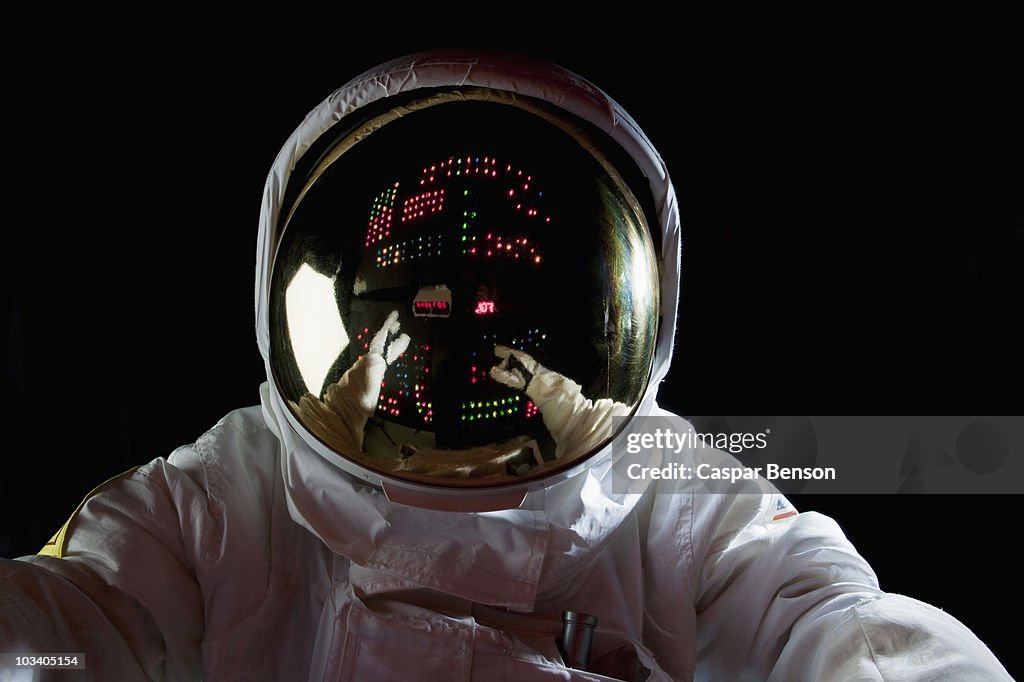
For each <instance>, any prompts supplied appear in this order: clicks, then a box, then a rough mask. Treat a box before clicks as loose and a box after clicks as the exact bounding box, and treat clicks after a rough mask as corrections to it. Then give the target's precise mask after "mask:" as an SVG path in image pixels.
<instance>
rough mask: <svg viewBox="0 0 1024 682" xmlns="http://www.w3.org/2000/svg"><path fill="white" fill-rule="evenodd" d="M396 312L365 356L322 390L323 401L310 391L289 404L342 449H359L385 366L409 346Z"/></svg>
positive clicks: (374, 407)
mask: <svg viewBox="0 0 1024 682" xmlns="http://www.w3.org/2000/svg"><path fill="white" fill-rule="evenodd" d="M400 328H401V324H400V323H399V322H398V311H397V310H392V311H391V313H390V314H389V315H388V317H387V319H386V320H385V321H384V324H383V325H382V326H381V328H380V330H378V331H377V333H376V334H374V336H373V339H371V340H370V345H369V347H368V348H367V352H366V355H363V356H361V357H360V358H359V359H358V360H356V361H355V363H353V365H352V366H351V367H349V369H348V371H346V372H345V373H344V374H343V375H342V376H341V378H340V379H338V381H336V382H335V383H333V384H331V385H330V386H328V387H327V388H326V390H325V391H324V397H323V400H320V399H318V398H317V397H316V396H314V395H313V394H312V393H307V394H306V395H304V396H302V398H300V399H299V402H298V404H295V403H292V405H293V407H294V408H295V409H296V410H297V411H299V412H300V413H301V414H302V416H303V419H305V420H307V423H309V424H312V425H314V426H315V427H316V428H315V431H316V434H317V435H318V436H319V437H320V438H323V439H324V440H327V441H330V443H331V445H333V446H334V447H336V448H338V449H339V450H341V451H342V452H346V451H347V452H361V451H362V447H363V429H364V428H365V427H366V421H367V420H368V419H369V418H370V417H371V416H372V415H373V412H374V410H375V409H376V407H377V395H378V394H379V392H380V383H381V381H382V380H383V379H384V374H385V373H386V372H387V370H388V367H389V366H390V365H391V364H392V363H394V362H395V360H397V359H398V358H399V356H401V355H402V353H404V352H405V351H406V349H407V348H408V347H409V335H408V334H401V335H398V331H399V329H400Z"/></svg>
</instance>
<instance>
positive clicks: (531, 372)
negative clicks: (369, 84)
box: [271, 93, 657, 482]
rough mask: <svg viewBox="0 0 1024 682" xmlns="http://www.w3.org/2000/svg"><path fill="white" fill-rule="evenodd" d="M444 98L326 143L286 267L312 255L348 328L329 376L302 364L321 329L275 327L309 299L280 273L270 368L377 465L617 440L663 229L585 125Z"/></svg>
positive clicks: (483, 470)
mask: <svg viewBox="0 0 1024 682" xmlns="http://www.w3.org/2000/svg"><path fill="white" fill-rule="evenodd" d="M463 94H465V93H463ZM520 103H521V102H519V101H517V106H518V104H520ZM446 106H447V105H443V106H437V107H432V106H431V107H426V108H425V109H424V110H422V111H421V110H419V109H415V108H413V110H414V111H415V112H416V113H413V114H408V115H405V116H400V117H398V118H395V119H393V120H390V122H388V123H387V124H385V125H381V124H379V122H378V121H376V120H375V121H371V122H369V123H367V124H366V127H365V128H364V129H357V130H355V131H353V132H351V133H348V134H347V137H343V138H339V141H337V142H336V143H335V145H336V146H335V147H334V148H332V149H328V150H327V151H325V152H324V153H323V155H322V156H321V157H320V158H321V159H322V160H320V161H317V162H316V163H317V164H318V165H317V166H316V168H315V169H314V172H313V173H312V174H311V175H310V176H308V179H307V181H306V183H305V185H304V186H302V188H301V191H300V192H299V195H298V199H297V201H296V203H295V205H294V206H292V208H291V211H290V213H289V216H288V222H287V224H286V229H285V232H284V235H283V236H282V240H281V246H280V248H279V251H278V255H277V260H276V263H275V286H279V285H278V284H276V283H278V282H281V281H282V279H286V278H288V277H289V276H292V277H294V275H290V273H294V272H296V271H298V270H309V271H311V272H313V273H317V274H318V276H319V277H321V278H322V279H323V281H329V282H331V285H330V286H331V287H332V291H331V293H330V295H329V296H326V297H325V296H323V295H321V296H319V297H318V300H319V301H320V303H318V305H320V306H321V307H322V308H323V316H322V319H324V320H327V319H332V315H333V317H334V318H337V319H339V320H340V321H341V324H342V325H343V327H344V329H346V330H347V336H348V338H350V339H351V342H346V343H345V344H342V343H338V342H337V341H336V340H332V339H330V338H328V337H327V336H324V337H322V341H323V343H324V345H326V346H330V348H329V349H320V356H321V357H322V358H330V359H329V360H319V361H318V362H319V364H318V365H317V367H318V368H319V369H318V372H319V374H323V372H324V365H325V363H327V362H330V363H331V366H330V368H329V370H328V371H327V376H326V379H325V381H324V382H321V383H320V384H317V383H315V382H313V383H311V382H310V381H309V380H305V379H301V377H303V376H305V374H306V372H305V371H304V370H301V364H309V362H308V361H306V360H304V359H302V357H301V356H303V355H305V354H307V353H309V352H310V351H309V349H308V346H309V345H310V344H309V343H307V342H305V341H300V342H298V343H296V341H295V338H289V337H282V336H281V333H280V331H281V330H280V328H279V327H277V326H274V324H273V320H275V319H277V320H280V319H282V317H284V318H286V319H290V315H291V309H292V306H293V305H298V304H297V303H295V302H294V301H293V299H292V298H290V297H289V298H287V300H282V297H281V296H280V289H278V290H277V291H278V293H277V294H276V295H275V294H274V293H273V292H272V297H271V298H272V301H274V305H276V306H277V307H276V308H273V309H272V310H273V311H275V312H272V328H273V329H272V350H273V351H274V352H273V353H272V362H273V363H274V369H275V380H276V381H277V383H278V385H279V387H280V388H281V390H282V393H283V394H284V396H285V398H286V400H287V401H288V403H289V405H291V407H292V411H293V414H294V416H295V417H296V418H297V419H298V420H299V422H300V423H301V424H302V425H303V426H304V427H305V428H306V429H307V430H308V431H309V432H310V433H312V434H314V435H315V436H316V438H317V439H318V440H319V441H320V442H321V443H323V444H326V445H327V446H329V448H330V449H331V450H333V451H334V452H336V453H339V454H341V455H342V456H343V457H345V458H346V459H349V460H352V461H355V462H358V463H359V464H360V465H363V466H369V467H371V468H373V469H376V470H377V471H380V472H387V473H390V474H395V475H399V476H400V477H401V478H405V479H407V480H411V481H429V480H430V479H431V478H434V477H437V478H444V479H446V480H447V479H463V480H466V479H487V481H488V482H494V481H498V482H500V481H502V480H504V479H505V478H509V477H515V478H518V477H523V476H534V475H546V474H545V470H551V469H552V468H557V467H559V466H561V465H564V464H565V463H566V462H567V461H569V460H572V459H573V458H575V457H579V456H583V455H585V454H587V453H589V452H592V451H594V450H595V449H596V448H598V447H599V446H600V445H602V444H603V443H604V442H607V441H608V440H609V439H610V437H611V435H612V434H611V428H612V421H611V416H612V415H616V414H622V415H626V414H629V412H630V411H631V410H632V409H633V408H635V406H636V404H637V401H638V400H639V397H640V396H641V395H642V393H643V390H644V388H645V386H646V381H647V377H648V374H649V370H650V363H651V358H652V353H653V345H654V343H653V341H654V333H655V330H656V311H657V269H656V265H655V264H654V257H653V250H652V248H651V244H650V241H649V240H650V237H649V233H648V232H647V228H646V225H645V223H644V218H643V211H642V210H641V209H640V208H639V207H638V206H637V204H636V200H635V198H632V195H631V194H630V193H629V191H628V189H627V188H626V185H625V184H624V181H623V180H622V179H621V178H620V177H619V176H618V175H617V174H616V173H615V171H614V170H612V169H611V166H610V164H608V163H607V162H606V161H605V160H603V157H602V156H600V154H599V152H597V151H596V149H595V148H593V147H591V146H590V145H589V144H587V145H583V144H581V142H580V141H579V139H578V138H576V137H574V134H575V133H574V134H569V135H566V131H565V129H564V128H561V127H559V126H557V125H551V123H550V121H548V120H547V119H544V118H542V117H538V116H535V115H533V114H527V113H524V112H523V111H521V110H519V109H517V108H516V107H510V106H505V105H501V104H493V103H488V104H480V103H473V104H470V105H467V104H466V103H461V104H459V105H457V106H452V107H451V108H449V109H445V108H446ZM442 109H445V112H444V115H442V114H441V113H439V112H440V110H442ZM435 114H436V115H435ZM414 124H415V125H414ZM435 124H436V125H437V126H439V127H437V128H434V127H433V126H434V125H435ZM495 130H500V131H501V133H502V134H501V135H500V136H494V135H493V134H491V133H489V132H488V131H495ZM424 131H430V132H429V134H424ZM338 149H341V150H343V151H337V152H336V151H334V150H338ZM476 150H479V151H476ZM417 160H420V162H419V163H417ZM424 161H425V162H424ZM278 277H280V278H282V279H278ZM275 313H276V317H275ZM275 332H276V334H277V336H276V337H275V336H273V334H274V333H275ZM275 339H276V340H275ZM300 361H301V363H300ZM296 375H300V376H299V377H297V376H296ZM319 386H323V390H322V391H321V392H319V393H318V392H317V389H318V387H319Z"/></svg>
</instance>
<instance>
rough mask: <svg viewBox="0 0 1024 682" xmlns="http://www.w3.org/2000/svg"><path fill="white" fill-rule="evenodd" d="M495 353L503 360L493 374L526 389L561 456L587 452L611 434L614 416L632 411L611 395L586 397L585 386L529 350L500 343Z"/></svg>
mask: <svg viewBox="0 0 1024 682" xmlns="http://www.w3.org/2000/svg"><path fill="white" fill-rule="evenodd" d="M494 355H495V356H496V357H498V358H500V360H501V362H499V363H498V364H497V365H495V366H494V367H492V368H491V378H492V379H494V380H495V381H497V382H498V383H501V384H504V385H505V386H508V387H509V388H514V389H518V390H525V391H526V395H527V396H528V397H529V398H530V400H532V401H533V402H534V404H535V405H536V406H537V408H538V410H540V413H541V417H542V418H543V419H544V426H546V427H547V429H548V431H549V432H550V433H551V436H552V437H553V438H554V440H555V457H556V458H557V459H563V458H572V457H576V456H578V455H582V454H585V453H586V452H588V451H590V450H591V449H593V448H594V447H596V446H598V445H599V444H601V443H602V442H603V441H605V440H607V439H609V438H611V435H612V427H613V423H612V417H615V416H627V415H628V414H629V413H630V407H629V406H628V405H625V404H623V403H620V402H616V401H614V400H612V399H610V398H599V399H598V400H591V399H589V398H587V397H585V396H584V395H583V387H582V386H580V385H579V384H577V383H576V382H575V381H573V380H572V379H570V378H568V377H566V376H563V375H562V374H559V373H558V372H555V371H553V370H550V369H548V368H546V367H544V365H542V364H540V363H539V362H537V361H536V360H535V359H534V358H533V356H531V355H529V354H528V353H524V352H523V351H520V350H516V349H514V348H509V347H508V346H502V345H496V346H495V347H494Z"/></svg>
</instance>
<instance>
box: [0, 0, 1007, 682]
mask: <svg viewBox="0 0 1024 682" xmlns="http://www.w3.org/2000/svg"><path fill="white" fill-rule="evenodd" d="M517 17H518V15H517ZM271 18H272V19H274V21H273V22H271V23H276V24H278V26H277V28H278V30H279V31H280V33H281V34H283V33H287V34H288V37H286V38H282V37H281V35H280V34H277V35H275V34H273V33H268V34H263V35H259V36H257V35H253V34H250V33H248V31H247V30H243V29H242V28H241V27H240V26H233V27H218V28H217V29H203V28H200V26H201V25H202V22H199V21H185V22H181V23H182V26H181V29H182V30H180V31H176V32H172V33H170V34H167V33H164V32H159V35H160V36H167V35H170V36H172V37H156V35H157V27H156V26H147V27H144V29H143V28H140V29H139V30H136V31H131V32H127V33H126V34H119V35H117V36H112V35H109V33H110V32H104V33H99V34H98V33H95V32H94V31H92V30H81V31H74V32H73V33H74V36H75V37H74V38H68V37H67V36H65V35H57V34H56V33H49V32H47V33H45V35H43V36H40V38H39V40H37V41H36V42H34V43H32V44H33V47H32V48H31V49H29V50H26V51H25V52H24V53H22V54H19V55H17V59H15V60H13V61H10V60H9V61H10V64H11V65H12V68H11V72H10V80H9V82H8V84H7V85H8V88H9V89H8V92H7V95H8V96H7V102H8V103H7V105H6V106H7V111H6V114H7V117H8V123H7V124H6V128H7V136H6V137H7V142H8V147H7V153H8V155H7V159H6V160H7V164H6V165H7V168H8V173H9V174H10V175H9V177H11V178H12V179H10V180H9V181H8V183H7V189H8V192H6V193H5V196H6V208H7V210H6V211H5V221H4V223H5V230H4V232H5V236H4V244H5V246H4V279H5V280H6V281H4V283H3V289H2V292H0V294H2V301H3V309H2V310H3V314H4V329H3V332H4V336H3V344H4V345H3V350H4V354H3V360H4V374H3V382H4V383H3V399H4V409H3V413H2V414H3V419H4V438H5V443H4V444H3V445H2V446H0V452H2V453H3V455H2V457H3V468H2V470H0V471H2V473H0V556H5V557H9V556H17V555H21V554H25V553H32V552H35V551H36V550H37V549H38V548H39V546H41V545H42V544H43V543H44V542H45V541H46V540H47V539H48V537H49V535H50V534H51V533H52V532H53V531H54V530H56V528H58V527H59V526H60V524H61V523H62V522H63V521H64V520H65V519H66V517H67V516H68V515H69V514H70V512H71V511H72V510H73V509H74V507H75V506H76V505H77V504H78V502H79V500H80V499H81V497H82V496H83V495H84V494H85V493H86V492H87V491H88V490H89V489H90V488H92V487H93V486H94V485H96V484H97V483H99V482H101V481H102V480H104V479H105V478H107V477H109V476H112V475H115V474H117V473H120V472H121V471H123V470H125V469H127V468H129V467H130V466H133V465H136V464H140V463H144V462H146V461H148V460H150V459H152V458H154V457H159V456H166V455H167V454H169V452H170V451H171V450H172V449H173V448H174V447H176V446H178V445H181V444H184V443H186V442H191V441H192V440H194V439H195V438H196V437H197V436H198V435H199V434H200V433H202V431H204V430H205V429H206V428H208V427H209V426H211V425H212V424H213V423H214V422H216V420H217V419H219V418H220V417H221V416H222V415H223V414H224V413H226V412H227V411H229V410H231V409H234V408H236V407H240V406H245V405H251V404H255V403H257V402H258V394H257V389H258V385H259V383H260V382H261V381H262V380H263V379H264V370H263V365H262V361H261V359H260V357H259V354H258V351H257V349H256V344H255V336H254V333H253V326H254V324H253V275H254V263H255V246H256V230H257V222H258V215H259V208H260V200H261V195H262V189H263V181H264V178H265V175H266V173H267V171H268V169H269V168H270V166H271V164H272V162H273V160H274V157H275V156H276V154H277V152H278V150H279V149H280V146H281V145H282V144H283V142H284V141H285V139H286V138H287V137H288V135H289V134H290V133H291V132H292V130H293V129H294V128H295V127H296V126H297V125H298V123H299V122H300V121H301V120H302V118H303V116H304V115H305V114H306V113H307V112H308V111H309V110H310V109H312V108H313V107H315V106H316V105H317V104H318V103H319V102H320V101H321V100H322V99H323V98H324V97H325V96H326V95H328V94H329V93H330V92H332V91H333V90H334V89H335V88H337V87H338V86H340V85H341V84H343V83H344V82H345V81H346V80H348V79H349V78H350V77H352V76H354V75H357V74H358V73H360V72H361V71H363V70H365V69H367V68H370V67H372V66H374V65H375V64H377V63H379V62H380V61H383V60H386V59H390V58H392V57H395V56H399V55H402V54H405V53H408V52H412V51H415V50H419V49H427V48H431V47H439V46H481V47H499V48H508V49H520V50H523V51H527V52H531V53H534V54H538V55H541V56H544V57H548V58H551V59H553V60H555V61H558V62H560V63H562V64H563V65H564V66H567V67H569V68H571V69H573V70H575V71H577V72H578V73H580V74H581V75H583V76H585V77H587V78H588V79H590V80H592V81H593V82H595V83H596V84H598V85H599V86H601V87H602V88H603V89H605V90H606V91H607V92H608V93H609V94H611V95H612V97H613V98H615V99H616V100H618V101H619V102H620V103H621V104H622V105H623V106H624V107H625V108H626V110H627V111H629V112H630V113H631V114H632V116H633V117H634V119H636V120H637V121H638V122H639V124H640V125H641V127H643V128H644V130H645V131H646V132H647V134H648V136H649V137H650V138H651V139H652V141H653V142H654V144H655V146H656V147H657V148H658V149H659V150H660V152H661V153H662V155H663V157H664V158H665V160H666V163H667V165H668V168H669V170H670V173H671V174H672V179H673V182H674V184H675V186H676V189H677V192H678V196H679V203H680V210H681V215H682V221H683V238H684V260H683V280H682V303H681V306H680V320H679V332H678V336H677V346H676V358H675V361H674V364H673V369H672V372H671V374H670V376H669V378H668V380H667V381H666V383H665V384H664V386H663V387H662V391H661V398H662V403H663V404H664V405H665V406H666V407H668V408H670V409H673V410H675V411H677V412H679V413H682V414H687V415H716V414H790V415H802V414H854V415H856V414H882V415H885V414H893V415H913V414H922V415H923V414H938V415H943V414H945V415H967V414H979V415H981V414H1017V413H1019V412H1020V408H1021V398H1020V392H1021V388H1020V387H1021V385H1022V383H1021V379H1022V367H1021V360H1020V350H1019V349H1020V347H1021V346H1022V344H1021V334H1020V332H1019V331H1018V329H1019V318H1020V308H1021V305H1020V300H1021V293H1022V289H1024V287H1022V265H1024V219H1022V208H1021V204H1022V202H1021V187H1024V182H1022V181H1024V177H1022V167H1021V159H1022V156H1021V152H1022V151H1024V144H1022V133H1021V126H1020V121H1021V120H1024V117H1022V113H1024V112H1022V111H1021V107H1020V104H1019V103H1018V101H1017V98H1015V97H1014V94H1015V93H1014V90H1015V89H1019V85H1020V83H1019V64H1020V63H1021V55H1020V49H1019V47H1018V45H1017V44H1015V43H1014V42H1013V41H1011V39H1010V37H1009V36H1007V35H1003V34H1002V33H1001V32H1000V28H999V27H1000V26H1001V25H1003V22H1001V21H1000V19H999V17H987V18H984V19H977V20H974V19H973V18H971V19H968V18H965V17H960V16H957V17H954V16H950V17H945V18H943V19H942V20H936V18H935V17H934V16H930V17H927V18H926V17H919V16H914V17H903V18H897V17H893V16H886V17H872V18H866V17H861V18H855V17H843V18H841V19H838V18H831V19H827V20H826V19H825V18H823V17H807V16H794V17H779V16H772V17H749V16H748V17H743V18H742V19H739V18H735V17H732V18H730V19H729V20H724V21H723V20H716V21H711V22H707V21H703V20H702V21H692V22H680V23H679V24H678V25H673V26H670V27H666V26H664V25H660V24H662V23H663V22H662V21H655V19H654V17H648V16H637V17H634V19H635V21H627V18H625V17H618V18H616V20H614V21H611V20H610V21H607V22H605V25H604V26H602V27H600V28H599V29H595V28H591V27H587V26H586V22H583V23H578V24H563V25H561V26H553V25H545V23H544V22H541V21H539V20H536V19H535V20H533V21H525V20H523V19H522V17H518V18H517V20H516V21H515V22H513V23H512V24H510V25H508V26H505V27H504V30H497V31H496V30H495V28H494V27H491V26H486V27H481V28H476V27H470V28H465V29H460V30H458V31H455V30H451V31H447V32H431V31H428V30H426V28H424V29H423V30H422V32H421V33H420V35H419V36H418V37H416V38H411V39H407V38H402V39H398V38H393V37H388V36H389V34H388V32H387V31H384V30H378V29H377V25H376V24H374V23H372V22H371V23H362V22H359V23H357V22H355V21H354V20H351V21H349V22H347V23H346V22H345V21H333V20H331V21H327V20H324V21H318V20H314V19H311V18H309V17H305V18H304V19H303V20H302V21H301V22H297V20H294V19H293V18H289V17H271ZM619 19H621V21H620V20H619ZM407 21H409V19H407ZM808 22H810V23H808ZM177 26H178V24H177V23H175V27H177ZM186 26H187V28H185V27H186ZM809 26H810V27H813V30H811V28H808V27H809ZM655 27H657V28H655ZM83 28H84V27H83ZM652 31H654V32H652ZM243 34H244V35H243ZM44 57H45V59H44ZM44 63H50V64H51V66H49V67H45V68H44V67H43V64H44ZM30 67H31V68H30ZM12 176H13V177H12ZM1013 454H1014V455H1015V456H1020V454H1021V453H1013ZM795 502H796V504H797V506H799V507H800V508H802V509H817V510H821V511H824V512H826V513H829V514H832V515H834V516H835V518H836V519H837V520H838V521H839V523H840V524H841V525H842V526H843V527H844V529H845V530H846V531H847V532H848V534H849V536H850V538H851V539H852V540H853V542H854V544H855V545H856V546H857V547H858V549H860V550H861V552H862V553H863V554H864V555H865V556H866V557H867V558H868V560H869V561H870V562H871V563H872V565H873V566H874V567H875V569H876V571H877V573H878V575H879V579H880V581H881V584H882V587H883V588H884V589H887V590H890V591H894V592H900V593H903V594H908V595H910V596H914V597H918V598H920V599H923V600H925V601H928V602H930V603H933V604H935V605H937V606H939V607H941V608H944V609H946V610H947V611H949V612H951V613H952V614H953V615H954V616H956V617H958V618H960V619H961V620H963V621H964V622H965V623H967V624H968V625H969V626H970V627H971V628H972V629H974V630H975V632H977V633H978V635H979V636H980V637H981V638H982V639H983V640H984V641H986V642H987V643H988V644H989V645H990V646H992V648H993V649H994V650H995V651H996V653H997V654H998V655H999V656H1000V657H1001V658H1002V659H1003V660H1004V662H1005V664H1006V665H1007V667H1008V668H1009V669H1010V670H1011V672H1013V670H1014V667H1015V666H1016V665H1017V660H1019V656H1018V654H1017V652H1016V651H1014V650H1013V645H1014V641H1013V639H1012V631H1013V629H1008V628H1007V626H1002V625H1000V623H1006V622H1008V621H1007V618H1006V615H1003V614H1004V613H1005V614H1007V615H1011V616H1012V615H1016V612H1017V610H1018V608H1019V606H1020V588H1019V583H1018V582H1017V576H1018V574H1019V571H1018V570H1016V569H1017V567H1016V565H1015V562H1014V560H1013V559H1012V558H1011V556H1012V555H1011V553H1010V552H1011V549H1012V548H1014V547H1015V546H1016V545H1017V544H1018V540H1017V536H1018V532H1017V531H1016V530H1014V529H1015V528H1016V526H1017V525H1018V524H1017V523H1016V522H1017V520H1018V519H1019V518H1020V511H1019V506H1018V505H1019V502H1020V498H1019V497H1018V496H1013V497H1005V496H1004V497H998V496H976V497H975V496H972V497H967V496H921V495H919V496H896V495H893V496H872V497H865V496H815V497H810V496H796V498H795Z"/></svg>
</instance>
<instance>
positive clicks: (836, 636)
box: [693, 481, 1012, 680]
mask: <svg viewBox="0 0 1024 682" xmlns="http://www.w3.org/2000/svg"><path fill="white" fill-rule="evenodd" d="M761 483H762V484H764V486H765V490H764V491H763V494H735V495H733V494H702V495H696V496H695V501H694V504H695V506H696V508H697V509H698V510H699V511H696V512H695V513H696V516H697V518H698V521H697V523H696V524H695V530H694V537H693V540H694V549H695V554H696V556H697V557H698V565H699V566H700V567H701V568H700V577H699V587H698V599H697V617H698V628H697V631H698V657H697V658H698V678H705V679H761V680H763V679H769V680H851V679H857V680H946V679H948V680H965V679H970V680H1009V679H1012V678H1011V677H1010V676H1009V674H1008V673H1007V672H1006V670H1005V669H1004V668H1003V666H1002V665H1001V664H1000V663H999V661H998V660H997V659H996V657H995V656H994V655H993V654H992V653H991V651H990V650H989V649H988V648H987V647H986V646H985V645H984V644H983V643H982V642H981V641H980V640H979V639H978V638H977V637H976V636H975V635H974V634H973V633H972V632H971V631H970V630H969V629H968V628H967V627H965V626H964V625H963V624H962V623H960V622H959V621H957V620H956V619H955V618H953V617H952V616H950V615H949V614H947V613H945V612H943V611H941V610H939V609H936V608H934V607H931V606H929V605H927V604H924V603H922V602H919V601H917V600H914V599H911V598H908V597H904V596H900V595H895V594H887V593H885V592H883V591H882V590H881V589H879V586H878V581H877V579H876V577H875V574H874V572H873V571H872V569H871V567H870V566H869V565H868V563H867V562H866V561H865V560H864V559H863V557H861V556H860V554H858V553H857V551H856V550H855V549H854V547H853V546H852V545H851V543H850V542H849V540H848V539H847V538H846V536H845V535H844V533H843V532H842V530H841V529H840V528H839V526H838V525H837V524H836V523H835V522H834V521H833V520H832V519H830V518H828V517H826V516H823V515H821V514H817V513H814V512H807V513H797V512H796V510H795V509H793V507H792V506H791V505H790V503H789V501H788V500H786V498H785V497H783V496H782V495H781V494H779V493H778V492H776V491H775V490H774V489H771V488H770V486H768V484H767V483H764V482H763V481H762V482H761Z"/></svg>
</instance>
